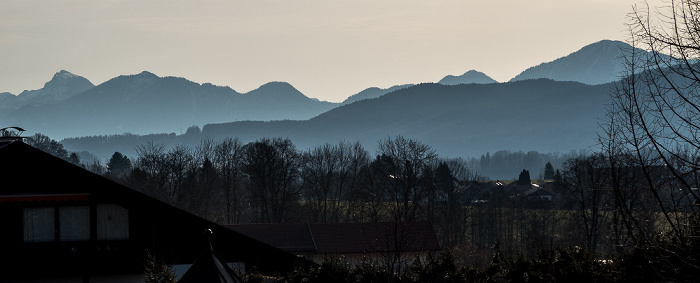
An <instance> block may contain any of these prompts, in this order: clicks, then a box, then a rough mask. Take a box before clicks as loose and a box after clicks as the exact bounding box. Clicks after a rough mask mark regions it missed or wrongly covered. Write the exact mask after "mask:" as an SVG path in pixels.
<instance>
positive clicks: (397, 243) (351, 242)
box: [226, 221, 440, 264]
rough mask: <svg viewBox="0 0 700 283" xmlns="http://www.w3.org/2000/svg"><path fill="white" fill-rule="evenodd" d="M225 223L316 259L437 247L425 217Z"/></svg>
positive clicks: (412, 253)
mask: <svg viewBox="0 0 700 283" xmlns="http://www.w3.org/2000/svg"><path fill="white" fill-rule="evenodd" d="M226 227H228V228H231V229H233V230H235V231H238V232H240V233H242V234H245V235H248V236H250V237H252V238H255V239H259V240H261V241H263V242H266V243H268V244H270V245H273V246H275V247H278V248H280V249H282V250H285V251H288V252H290V253H294V254H296V255H298V256H300V257H304V258H306V259H309V260H311V261H314V262H316V263H322V262H323V261H324V260H326V259H328V258H336V259H341V260H344V261H345V262H346V263H349V264H359V263H361V262H362V260H363V259H369V260H379V259H381V258H382V257H383V256H385V255H386V254H387V253H402V254H404V255H405V256H407V257H408V258H415V257H416V256H419V257H423V256H427V255H428V254H429V253H431V252H437V251H440V244H439V243H438V240H437V237H436V235H435V231H434V230H433V226H432V224H431V223H430V222H428V221H413V222H401V223H395V222H369V223H327V224H309V223H279V224H238V225H226Z"/></svg>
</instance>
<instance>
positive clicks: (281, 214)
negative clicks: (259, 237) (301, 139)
mask: <svg viewBox="0 0 700 283" xmlns="http://www.w3.org/2000/svg"><path fill="white" fill-rule="evenodd" d="M299 159H300V157H299V153H298V152H297V151H296V148H295V147H294V145H293V144H292V142H291V140H289V139H281V138H275V139H267V138H265V139H261V140H258V141H256V142H252V143H249V144H247V145H245V146H244V148H243V156H242V162H243V167H242V168H243V173H244V174H245V175H246V177H247V180H248V190H249V193H248V195H249V197H250V203H251V205H252V208H253V217H254V221H255V222H264V223H275V222H286V221H290V220H294V218H293V217H294V213H292V212H293V210H294V209H295V208H296V206H298V205H299V203H298V200H299V191H300V184H299V183H300V180H299V161H300V160H299Z"/></svg>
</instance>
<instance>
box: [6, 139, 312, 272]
mask: <svg viewBox="0 0 700 283" xmlns="http://www.w3.org/2000/svg"><path fill="white" fill-rule="evenodd" d="M0 178H2V179H3V180H5V181H6V182H7V181H10V180H12V181H14V182H15V184H17V185H13V186H0V200H2V201H1V202H0V208H2V206H5V207H8V206H25V205H27V206H29V205H33V206H37V205H44V204H42V203H43V202H45V201H51V202H56V201H60V202H66V201H68V202H70V201H73V202H74V201H84V198H87V199H88V200H89V202H91V203H107V204H118V205H120V206H122V207H124V208H126V209H128V210H129V215H130V221H132V222H131V223H130V234H131V237H130V238H131V239H130V242H131V243H130V247H131V248H132V249H133V251H134V255H138V256H140V258H138V259H133V260H134V262H135V263H134V264H135V265H141V264H142V259H141V258H142V257H143V252H144V248H149V249H155V252H156V253H158V252H160V253H161V258H162V259H163V260H165V261H166V263H167V264H181V263H192V262H193V261H194V260H195V259H196V258H197V256H199V255H200V254H201V251H202V250H201V241H202V232H203V231H205V230H207V229H211V230H212V231H213V232H214V234H213V236H212V241H213V242H214V244H215V245H216V246H217V247H218V248H217V252H218V253H219V255H220V256H221V257H222V258H223V259H224V260H226V261H227V262H245V263H246V266H255V267H256V268H257V269H258V270H260V271H261V272H267V271H269V272H287V271H289V270H291V269H293V268H294V267H295V266H297V265H299V264H307V263H308V262H306V261H305V260H300V259H299V258H297V257H296V256H295V255H293V254H290V253H288V252H285V251H282V250H280V249H277V248H275V247H273V246H270V245H269V244H265V243H263V242H260V241H258V240H255V239H253V238H250V237H248V236H245V235H243V234H240V233H238V232H235V231H232V230H230V229H227V228H225V227H223V226H221V225H219V224H216V223H213V222H211V221H208V220H206V219H203V218H200V217H198V216H195V215H193V214H190V213H188V212H186V211H183V210H181V209H178V208H176V207H174V206H171V205H169V204H166V203H164V202H161V201H159V200H157V199H154V198H152V197H150V196H147V195H145V194H142V193H140V192H137V191H135V190H133V189H131V188H129V187H126V186H124V185H121V184H119V183H116V182H113V181H111V180H109V179H107V178H105V177H103V176H100V175H97V174H94V173H92V172H90V171H88V170H85V169H84V168H82V167H79V166H76V165H74V164H72V163H70V162H67V161H65V160H62V159H60V158H57V157H54V156H52V155H50V154H48V153H45V152H43V151H41V150H38V149H36V148H34V147H32V146H30V145H27V144H25V143H23V142H21V141H15V142H10V143H7V144H4V145H2V146H0ZM0 210H1V209H0ZM20 215H21V214H20ZM20 217H21V216H20ZM12 219H14V218H12V217H5V218H2V217H0V225H7V224H8V223H9V224H13V223H15V222H13V221H15V220H12ZM20 222H21V220H20ZM20 225H21V223H20ZM20 227H21V226H20ZM19 233H20V234H19V236H17V235H16V234H17V233H16V232H12V233H3V235H0V250H3V253H4V255H8V256H6V257H5V259H2V258H0V265H3V266H5V267H8V266H10V267H8V268H11V265H23V264H24V263H23V262H22V261H21V260H17V259H12V260H10V259H9V258H11V257H12V256H9V255H10V254H12V253H17V256H20V255H21V253H23V252H24V250H22V249H24V245H19V246H17V245H15V246H13V244H14V242H12V241H15V240H16V239H19V240H20V241H21V239H22V236H21V233H22V232H21V230H20V231H19ZM57 244H60V242H57ZM27 260H29V259H27ZM93 263H94V264H95V265H99V264H100V263H98V262H95V261H92V263H91V264H93ZM95 268H97V266H95Z"/></svg>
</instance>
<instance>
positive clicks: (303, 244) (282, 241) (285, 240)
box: [226, 223, 316, 253]
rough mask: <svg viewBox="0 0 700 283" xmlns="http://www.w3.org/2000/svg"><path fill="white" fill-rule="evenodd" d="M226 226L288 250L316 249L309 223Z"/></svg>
mask: <svg viewBox="0 0 700 283" xmlns="http://www.w3.org/2000/svg"><path fill="white" fill-rule="evenodd" d="M226 227H228V228H231V229H233V230H235V231H237V232H239V233H242V234H245V235H247V236H249V237H251V238H254V239H259V240H261V241H263V242H265V243H268V244H270V245H272V246H275V247H277V248H280V249H282V250H285V251H288V252H297V253H298V252H313V251H316V244H315V243H314V237H313V235H311V228H310V227H309V224H307V223H277V224H268V223H266V224H262V223H261V224H244V225H226Z"/></svg>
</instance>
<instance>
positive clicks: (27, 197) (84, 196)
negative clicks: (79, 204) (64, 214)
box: [0, 194, 90, 203]
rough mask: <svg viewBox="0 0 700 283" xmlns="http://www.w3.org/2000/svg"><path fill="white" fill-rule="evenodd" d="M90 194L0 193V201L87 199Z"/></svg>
mask: <svg viewBox="0 0 700 283" xmlns="http://www.w3.org/2000/svg"><path fill="white" fill-rule="evenodd" d="M89 196H90V194H60V195H57V194H51V195H0V203H12V202H54V201H88V197H89Z"/></svg>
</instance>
